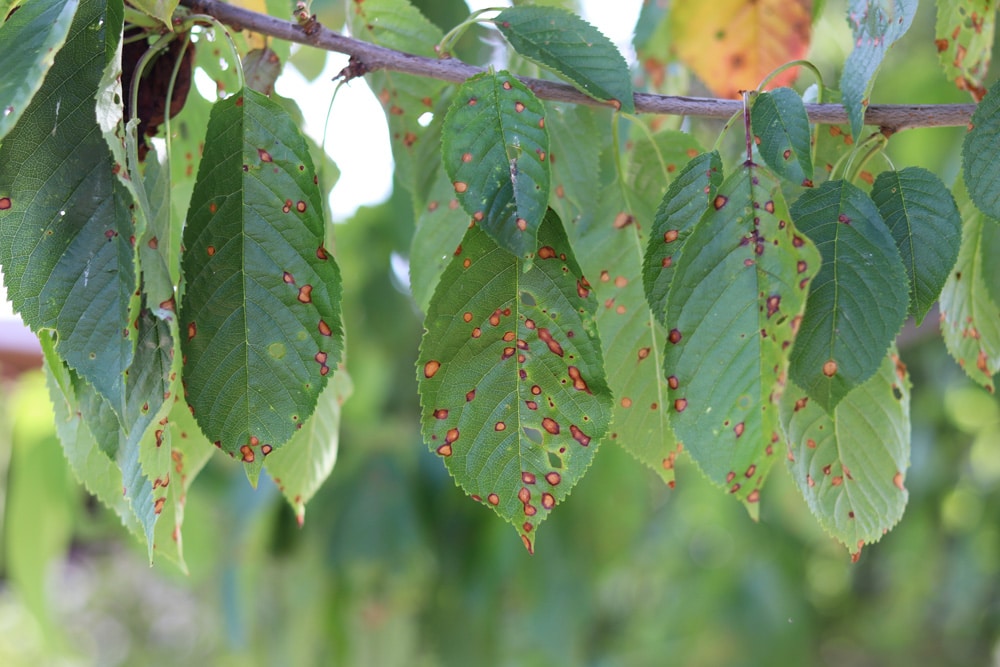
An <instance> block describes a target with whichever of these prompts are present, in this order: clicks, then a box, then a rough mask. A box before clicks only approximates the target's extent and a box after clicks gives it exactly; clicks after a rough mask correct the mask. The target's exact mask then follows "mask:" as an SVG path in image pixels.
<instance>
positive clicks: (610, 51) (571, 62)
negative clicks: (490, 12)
mask: <svg viewBox="0 0 1000 667" xmlns="http://www.w3.org/2000/svg"><path fill="white" fill-rule="evenodd" d="M494 22H495V23H496V26H497V28H499V30H500V32H501V33H503V36H504V38H505V39H506V40H507V41H508V42H510V45H511V46H513V47H514V50H515V51H517V52H518V53H519V54H520V55H522V56H524V57H525V58H527V59H528V60H531V61H532V62H535V63H538V64H539V65H542V66H543V67H547V68H549V69H551V70H553V71H554V72H556V73H557V74H559V75H561V76H562V77H564V78H565V79H566V80H567V81H569V82H570V83H572V84H573V85H574V86H576V87H577V88H578V89H579V90H580V91H581V92H583V93H586V94H587V95H589V96H591V97H593V98H594V99H597V100H602V101H605V102H611V104H612V105H613V106H614V107H615V108H616V109H620V110H622V111H624V112H625V113H635V104H634V103H633V101H632V80H631V77H630V76H629V71H628V65H626V64H625V59H624V58H623V57H622V55H621V53H619V52H618V48H617V47H615V45H614V43H612V41H611V40H610V39H608V38H607V37H605V36H604V34H603V33H601V31H600V30H598V29H597V28H595V27H594V26H592V25H590V24H589V23H587V22H586V21H584V20H583V19H581V18H580V17H579V16H577V15H576V14H574V13H572V12H568V11H566V10H563V9H557V8H555V7H536V6H532V5H526V6H524V7H511V8H510V9H505V10H504V11H502V12H500V14H499V15H498V16H497V17H496V19H494Z"/></svg>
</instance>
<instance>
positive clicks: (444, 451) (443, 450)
mask: <svg viewBox="0 0 1000 667" xmlns="http://www.w3.org/2000/svg"><path fill="white" fill-rule="evenodd" d="M435 451H437V453H438V454H440V455H441V456H445V457H447V456H451V454H452V448H451V444H450V443H447V442H446V443H445V444H443V445H441V446H440V447H438V448H437V450H435Z"/></svg>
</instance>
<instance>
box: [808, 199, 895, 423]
mask: <svg viewBox="0 0 1000 667" xmlns="http://www.w3.org/2000/svg"><path fill="white" fill-rule="evenodd" d="M791 212H792V218H793V219H794V220H795V224H796V225H798V227H799V230H800V231H801V232H802V233H803V234H805V235H807V236H808V237H809V238H810V239H812V241H813V242H814V243H815V244H816V246H817V247H818V248H819V251H820V253H821V254H822V255H823V268H822V269H820V272H819V275H818V276H817V277H816V280H815V281H813V284H812V287H811V288H810V290H809V303H808V305H807V306H806V312H805V315H804V316H803V318H802V326H801V328H800V331H799V335H798V338H797V340H796V342H795V348H794V349H793V350H792V358H791V361H792V369H791V376H792V379H793V380H795V382H796V384H798V385H799V386H800V387H802V388H803V389H805V391H806V393H807V394H808V395H809V397H810V398H811V399H812V400H814V401H816V402H817V403H819V404H820V405H821V406H822V407H823V408H824V409H825V410H826V411H827V412H831V413H832V412H833V409H834V408H835V407H836V405H837V403H839V402H840V400H841V399H843V398H844V396H846V395H847V394H848V393H849V392H850V391H851V390H852V389H854V388H855V387H857V386H859V385H861V384H862V383H864V382H865V381H866V380H868V378H870V377H871V376H872V375H874V374H875V372H876V371H878V368H879V364H881V363H882V359H883V357H885V351H886V350H887V349H888V348H889V344H890V343H892V341H893V339H895V337H896V335H897V334H898V333H899V330H900V329H901V328H902V326H903V320H904V319H906V312H907V304H908V303H909V299H908V297H909V292H908V285H907V278H906V271H905V269H904V268H903V262H902V260H901V259H900V256H899V251H898V250H897V249H896V244H895V242H894V241H893V238H892V235H891V234H890V232H889V230H888V228H887V227H886V226H885V222H883V220H882V216H881V215H879V212H878V209H877V208H876V207H875V204H874V203H873V202H872V200H871V199H869V198H868V195H866V194H865V193H864V192H862V191H861V190H859V189H858V188H857V187H855V186H853V185H851V184H850V183H845V182H844V181H827V182H826V183H824V184H823V185H821V186H819V187H818V188H816V189H814V190H807V191H806V192H805V193H804V194H803V195H802V196H801V197H799V199H798V200H797V201H796V202H795V203H794V204H792V209H791Z"/></svg>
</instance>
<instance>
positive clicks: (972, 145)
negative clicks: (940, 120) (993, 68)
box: [962, 84, 1000, 220]
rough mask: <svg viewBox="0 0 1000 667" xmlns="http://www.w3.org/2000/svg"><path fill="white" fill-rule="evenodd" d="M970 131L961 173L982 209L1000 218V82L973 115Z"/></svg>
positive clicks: (963, 151)
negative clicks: (999, 148)
mask: <svg viewBox="0 0 1000 667" xmlns="http://www.w3.org/2000/svg"><path fill="white" fill-rule="evenodd" d="M970 125H971V128H972V129H971V130H969V133H968V134H966V135H965V140H964V141H963V142H962V175H963V177H964V178H965V187H966V188H968V192H969V196H970V197H972V201H973V202H974V203H975V204H976V206H978V207H979V210H980V211H982V212H983V213H985V214H986V215H987V216H989V217H990V218H993V219H994V220H996V219H998V218H1000V171H998V170H997V168H996V162H997V136H998V135H1000V84H994V85H993V87H992V88H990V91H989V92H988V93H987V94H986V97H984V98H983V101H982V102H980V103H979V106H978V107H977V108H976V112H975V113H974V114H972V122H971V124H970Z"/></svg>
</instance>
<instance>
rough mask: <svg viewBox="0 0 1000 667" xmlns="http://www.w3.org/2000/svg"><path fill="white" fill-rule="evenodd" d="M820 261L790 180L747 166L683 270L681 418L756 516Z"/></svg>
mask: <svg viewBox="0 0 1000 667" xmlns="http://www.w3.org/2000/svg"><path fill="white" fill-rule="evenodd" d="M819 266H820V257H819V253H818V252H817V251H816V249H815V248H814V247H813V245H812V243H810V242H809V239H808V238H806V237H805V236H804V235H803V234H801V233H799V232H798V231H796V229H795V226H794V225H793V224H792V222H791V218H790V217H789V214H788V209H787V207H786V205H785V202H784V199H783V198H782V196H781V188H780V185H779V183H778V181H777V180H776V179H775V178H774V177H773V176H772V175H771V174H770V173H769V172H767V171H766V170H765V169H762V168H760V167H758V166H756V165H754V164H752V163H747V164H744V165H742V166H740V167H739V168H738V169H736V171H734V172H733V173H732V174H731V175H730V176H729V177H728V178H727V179H726V180H725V181H724V182H723V183H722V185H721V186H719V189H718V191H717V192H716V195H715V198H714V199H713V200H712V203H711V206H710V207H709V209H708V211H707V212H706V213H705V214H704V216H703V217H702V219H701V221H700V222H699V223H698V224H697V225H696V226H695V227H694V230H693V231H692V232H691V234H690V236H688V238H687V242H686V244H685V248H684V253H683V255H682V256H681V258H680V261H679V262H678V263H677V267H676V269H675V271H674V279H673V284H672V285H671V287H670V293H669V295H668V298H667V328H668V329H669V330H670V333H669V334H668V336H667V344H666V354H665V361H664V365H663V368H664V371H665V375H666V376H667V381H668V384H669V387H670V390H671V392H670V398H671V400H672V403H671V407H672V409H673V412H672V413H671V416H670V420H671V424H673V427H674V432H675V433H676V434H677V438H678V440H680V441H681V442H683V443H684V447H685V448H686V449H687V450H688V451H689V452H690V453H691V456H692V458H694V460H695V462H697V464H698V466H699V467H700V468H701V469H702V470H703V471H704V472H705V474H706V475H707V476H708V478H709V479H710V480H712V482H714V483H715V484H717V485H719V486H723V487H724V488H726V489H727V490H728V491H729V492H730V493H732V494H734V495H735V496H736V497H737V498H739V499H740V500H742V501H743V502H744V503H746V504H747V508H748V510H749V511H750V512H751V513H752V514H754V515H756V512H757V507H759V506H758V505H757V503H758V501H759V500H760V487H761V485H762V484H763V482H764V479H765V477H766V476H767V473H768V471H769V469H770V468H771V466H772V465H773V463H774V462H775V461H776V460H777V458H778V457H779V456H780V455H781V450H782V437H781V426H780V423H779V419H778V408H777V404H776V402H777V401H778V399H779V398H780V397H781V393H782V390H783V389H784V386H785V383H786V373H787V368H788V356H789V347H790V346H791V345H792V342H793V340H794V338H795V334H796V331H797V329H798V325H799V322H800V321H801V316H802V311H803V308H804V306H805V301H806V293H807V290H808V289H809V283H810V281H811V280H812V278H813V276H815V275H816V272H817V271H818V270H819Z"/></svg>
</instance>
